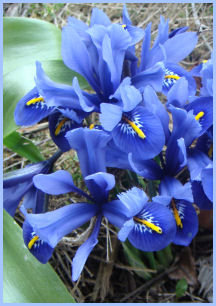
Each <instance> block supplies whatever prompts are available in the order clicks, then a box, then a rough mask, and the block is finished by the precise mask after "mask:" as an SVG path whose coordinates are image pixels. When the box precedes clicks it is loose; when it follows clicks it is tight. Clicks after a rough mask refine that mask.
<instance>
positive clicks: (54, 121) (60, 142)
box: [49, 112, 81, 152]
mask: <svg viewBox="0 0 216 306" xmlns="http://www.w3.org/2000/svg"><path fill="white" fill-rule="evenodd" d="M62 122H63V125H62V126H61V129H60V132H59V133H58V134H57V135H56V129H57V128H58V127H59V125H60V124H61V123H62ZM80 126H81V125H80V124H77V123H76V122H75V121H73V120H71V119H69V118H68V117H65V116H63V115H62V114H61V113H59V112H55V113H54V114H52V115H50V116H49V131H50V136H51V137H52V140H53V141H54V143H55V144H56V145H57V146H58V147H59V148H60V149H61V151H62V152H66V151H68V150H70V145H69V143H68V141H67V139H66V138H65V135H66V133H67V132H68V131H70V130H73V129H75V128H78V127H80Z"/></svg>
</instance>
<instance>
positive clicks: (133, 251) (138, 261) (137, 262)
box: [122, 240, 152, 280]
mask: <svg viewBox="0 0 216 306" xmlns="http://www.w3.org/2000/svg"><path fill="white" fill-rule="evenodd" d="M122 245H123V249H124V253H125V256H126V258H127V261H128V263H129V265H130V266H131V267H133V268H140V269H141V271H138V270H137V271H136V270H134V272H135V273H136V274H137V275H138V276H139V277H141V278H143V279H145V280H148V279H150V278H151V277H152V275H151V273H149V272H148V270H149V269H150V268H149V267H147V266H146V265H145V263H144V261H143V259H142V254H141V252H140V251H139V250H138V249H137V248H135V247H133V246H132V245H131V243H130V242H129V241H128V240H127V241H126V242H124V243H122ZM142 270H143V271H142Z"/></svg>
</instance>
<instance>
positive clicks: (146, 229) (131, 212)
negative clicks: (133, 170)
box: [103, 187, 176, 252]
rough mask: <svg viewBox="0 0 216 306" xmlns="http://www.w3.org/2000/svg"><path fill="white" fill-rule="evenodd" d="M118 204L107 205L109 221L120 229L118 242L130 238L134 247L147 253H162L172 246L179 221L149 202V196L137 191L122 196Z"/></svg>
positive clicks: (136, 189) (168, 212)
mask: <svg viewBox="0 0 216 306" xmlns="http://www.w3.org/2000/svg"><path fill="white" fill-rule="evenodd" d="M118 198H119V201H118V200H115V201H112V202H110V203H107V204H104V205H103V213H104V215H105V216H106V217H107V219H108V220H109V221H110V222H111V223H112V224H114V225H116V226H117V227H119V228H120V231H119V233H118V238H119V239H120V240H121V241H125V240H126V239H127V238H128V239H129V241H130V242H131V244H132V245H133V246H135V247H136V248H138V249H140V250H142V251H146V252H152V251H159V250H161V249H163V248H165V247H166V246H167V245H168V244H170V243H171V242H172V241H173V239H174V237H175V234H176V226H175V220H174V218H173V216H172V214H171V213H170V211H169V209H167V208H166V207H165V206H163V205H161V204H158V203H155V202H154V201H153V202H148V197H147V196H146V194H145V192H144V191H143V190H141V189H139V188H136V187H133V188H132V189H131V190H128V191H126V192H123V193H121V194H119V195H118Z"/></svg>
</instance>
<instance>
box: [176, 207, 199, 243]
mask: <svg viewBox="0 0 216 306" xmlns="http://www.w3.org/2000/svg"><path fill="white" fill-rule="evenodd" d="M176 209H177V210H178V213H179V217H180V218H181V221H182V226H183V228H179V227H178V228H177V232H176V236H175V239H174V240H173V243H175V244H178V245H184V246H188V245H189V244H190V243H191V241H192V239H193V238H194V237H195V236H196V234H197V232H198V217H197V213H196V211H195V208H194V207H193V206H192V204H191V203H189V202H187V201H176Z"/></svg>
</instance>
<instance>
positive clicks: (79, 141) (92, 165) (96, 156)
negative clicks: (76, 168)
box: [66, 128, 111, 177]
mask: <svg viewBox="0 0 216 306" xmlns="http://www.w3.org/2000/svg"><path fill="white" fill-rule="evenodd" d="M66 138H67V140H68V142H69V144H70V146H71V148H72V149H75V150H76V151H77V154H78V158H79V161H80V168H81V171H82V175H83V177H86V176H87V175H89V174H93V173H96V172H106V146H107V143H108V142H109V141H110V139H111V136H110V135H109V134H108V133H106V132H104V131H101V130H96V129H92V130H90V129H88V128H78V129H75V130H73V131H69V132H67V134H66Z"/></svg>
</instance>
